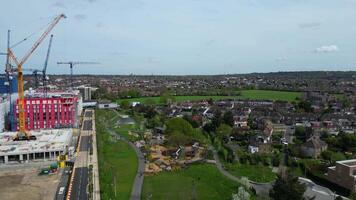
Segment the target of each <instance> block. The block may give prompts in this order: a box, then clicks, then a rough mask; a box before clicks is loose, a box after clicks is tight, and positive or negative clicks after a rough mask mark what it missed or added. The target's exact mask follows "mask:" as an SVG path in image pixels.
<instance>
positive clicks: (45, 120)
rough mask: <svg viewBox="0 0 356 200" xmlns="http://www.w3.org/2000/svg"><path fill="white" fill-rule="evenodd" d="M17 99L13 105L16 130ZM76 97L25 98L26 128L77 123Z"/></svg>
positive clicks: (55, 126)
mask: <svg viewBox="0 0 356 200" xmlns="http://www.w3.org/2000/svg"><path fill="white" fill-rule="evenodd" d="M17 104H18V100H17V102H16V104H15V105H14V110H15V111H16V112H15V114H16V120H17V123H15V126H16V130H18V118H19V117H18V116H19V111H18V106H17ZM76 113H77V97H73V96H72V97H51V98H36V97H31V98H25V117H26V129H27V130H34V129H50V128H68V127H75V126H76V125H77V121H78V120H77V114H76Z"/></svg>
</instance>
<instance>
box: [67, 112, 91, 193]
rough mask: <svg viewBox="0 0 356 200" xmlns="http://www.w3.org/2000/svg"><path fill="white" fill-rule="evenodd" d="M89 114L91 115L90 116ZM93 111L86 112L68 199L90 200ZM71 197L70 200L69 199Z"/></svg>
mask: <svg viewBox="0 0 356 200" xmlns="http://www.w3.org/2000/svg"><path fill="white" fill-rule="evenodd" d="M88 113H89V114H88ZM92 115H93V112H92V111H87V110H86V111H85V113H84V123H83V126H82V129H81V131H80V132H81V134H80V139H79V144H78V151H77V158H76V160H75V163H74V170H73V175H72V176H74V177H73V179H72V182H71V187H70V188H69V190H70V192H69V195H68V196H67V199H71V200H86V199H88V191H87V188H88V178H89V176H88V171H89V168H88V166H89V161H88V160H89V149H90V141H91V133H92V130H93V122H92ZM68 197H69V198H68Z"/></svg>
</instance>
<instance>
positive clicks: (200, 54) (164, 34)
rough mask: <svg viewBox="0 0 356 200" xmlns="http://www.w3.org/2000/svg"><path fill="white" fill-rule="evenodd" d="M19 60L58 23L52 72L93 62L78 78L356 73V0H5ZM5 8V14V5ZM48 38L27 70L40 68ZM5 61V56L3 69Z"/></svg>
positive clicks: (0, 31) (4, 25)
mask: <svg viewBox="0 0 356 200" xmlns="http://www.w3.org/2000/svg"><path fill="white" fill-rule="evenodd" d="M1 7H2V8H3V9H1V12H0V52H4V51H6V34H7V30H8V29H10V30H11V44H16V43H17V42H19V41H21V40H22V39H24V38H26V37H27V36H31V37H29V38H28V39H27V40H26V41H25V42H22V43H20V44H19V45H17V46H15V47H13V51H14V52H15V55H16V56H17V57H18V58H19V59H20V58H21V57H22V56H24V54H25V53H26V52H27V51H28V50H29V49H30V48H31V46H32V45H33V43H34V42H35V41H36V40H37V38H38V37H39V36H40V34H41V33H42V32H43V31H44V30H45V29H44V27H45V26H46V25H48V23H49V22H51V20H53V18H54V17H55V16H57V15H59V14H60V13H64V14H65V15H66V16H67V18H66V19H63V20H61V21H60V22H59V23H58V24H57V26H56V27H55V28H54V29H53V31H52V34H54V38H53V44H52V50H51V55H50V61H49V65H48V73H49V74H68V73H69V67H68V66H62V65H57V64H56V63H57V61H90V62H99V63H100V64H96V65H94V64H93V65H77V66H75V69H74V73H75V74H138V75H151V74H155V75H173V74H177V75H188V74H228V73H251V72H275V71H310V70H356V25H355V24H356V1H355V0H268V1H267V0H169V1H167V0H31V1H23V0H11V1H10V0H6V1H5V0H3V1H2V2H1ZM4 8H6V9H4ZM48 41H49V37H47V38H46V40H45V41H44V42H43V43H42V44H41V45H40V46H39V48H38V49H37V50H36V52H35V53H34V54H33V55H32V56H31V57H30V58H29V60H28V61H27V62H26V63H25V64H24V66H23V67H24V68H33V69H41V68H42V67H43V65H44V60H45V56H46V51H47V47H48ZM4 63H5V58H4V56H1V57H0V65H1V71H3V69H4Z"/></svg>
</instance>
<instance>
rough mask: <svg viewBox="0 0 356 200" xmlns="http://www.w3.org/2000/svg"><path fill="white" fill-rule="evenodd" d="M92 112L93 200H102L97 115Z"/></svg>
mask: <svg viewBox="0 0 356 200" xmlns="http://www.w3.org/2000/svg"><path fill="white" fill-rule="evenodd" d="M90 111H92V113H91V115H92V118H93V119H92V121H93V122H94V123H93V132H92V135H93V136H92V137H93V155H92V159H91V164H92V165H93V181H94V184H93V186H94V187H93V200H100V184H99V166H98V150H97V146H96V145H97V144H96V127H95V115H94V114H93V113H94V110H90Z"/></svg>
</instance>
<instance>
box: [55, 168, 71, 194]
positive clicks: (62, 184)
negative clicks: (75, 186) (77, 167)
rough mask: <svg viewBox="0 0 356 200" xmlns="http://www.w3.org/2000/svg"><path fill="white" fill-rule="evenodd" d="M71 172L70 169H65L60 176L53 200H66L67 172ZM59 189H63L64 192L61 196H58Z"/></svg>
mask: <svg viewBox="0 0 356 200" xmlns="http://www.w3.org/2000/svg"><path fill="white" fill-rule="evenodd" d="M70 170H71V167H65V168H64V170H63V173H62V176H61V180H60V182H59V184H58V188H57V193H56V196H55V200H64V199H65V198H66V193H67V192H66V190H67V189H68V188H67V186H68V181H69V175H70V173H69V171H70ZM61 187H64V188H65V191H64V192H63V193H62V194H59V189H60V188H61Z"/></svg>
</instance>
